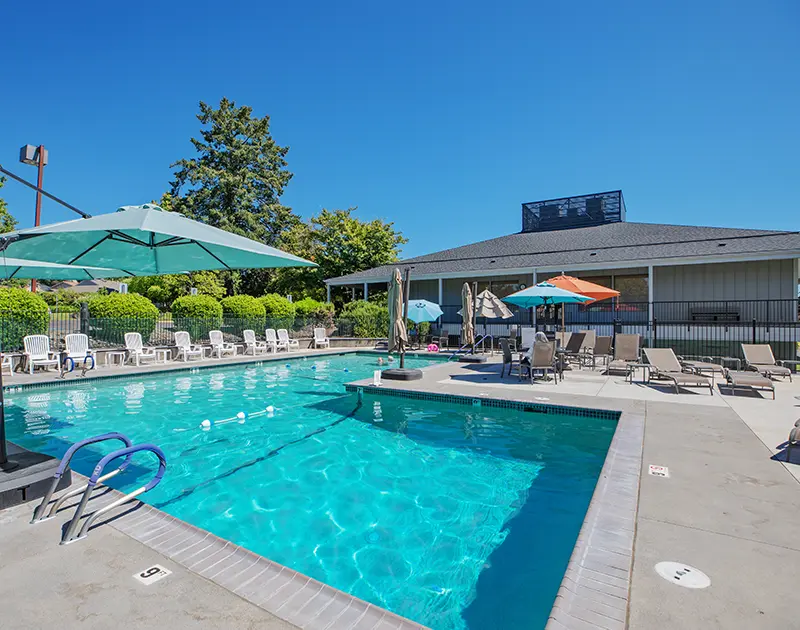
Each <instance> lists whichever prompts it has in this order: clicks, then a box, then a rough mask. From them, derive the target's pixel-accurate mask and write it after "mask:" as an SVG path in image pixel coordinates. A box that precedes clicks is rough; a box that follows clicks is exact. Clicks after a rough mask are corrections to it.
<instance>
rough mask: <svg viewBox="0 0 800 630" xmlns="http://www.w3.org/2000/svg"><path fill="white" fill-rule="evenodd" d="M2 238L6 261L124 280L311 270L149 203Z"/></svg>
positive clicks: (291, 258)
mask: <svg viewBox="0 0 800 630" xmlns="http://www.w3.org/2000/svg"><path fill="white" fill-rule="evenodd" d="M2 239H3V240H4V241H6V243H7V249H6V253H7V255H9V256H16V257H17V258H27V259H36V260H44V261H47V262H53V263H59V264H64V265H90V266H93V267H121V268H122V269H123V270H124V272H125V273H124V274H123V275H158V274H164V273H182V272H187V271H211V270H216V269H263V268H270V267H313V266H315V264H314V263H313V262H310V261H308V260H304V259H302V258H299V257H297V256H293V255H292V254H287V253H286V252H282V251H280V250H279V249H275V248H274V247H269V246H267V245H264V244H263V243H259V242H257V241H253V240H251V239H249V238H245V237H244V236H239V235H237V234H232V233H230V232H226V231H225V230H220V229H219V228H215V227H211V226H210V225H206V224H204V223H200V222H198V221H193V220H192V219H188V218H186V217H184V216H182V215H180V214H178V213H177V212H166V211H164V210H162V209H161V208H160V207H158V206H156V205H153V204H144V205H142V206H124V207H122V208H120V209H119V210H118V211H117V212H112V213H110V214H101V215H97V216H94V217H91V218H89V219H75V220H74V221H65V222H64V223H54V224H52V225H42V226H40V227H34V228H29V229H26V230H19V231H17V232H12V233H10V234H5V235H3V236H2ZM122 263H124V264H122Z"/></svg>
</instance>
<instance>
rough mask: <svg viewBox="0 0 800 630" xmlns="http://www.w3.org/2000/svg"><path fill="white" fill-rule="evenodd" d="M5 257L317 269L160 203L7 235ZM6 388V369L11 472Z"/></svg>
mask: <svg viewBox="0 0 800 630" xmlns="http://www.w3.org/2000/svg"><path fill="white" fill-rule="evenodd" d="M0 255H2V256H6V257H16V258H22V259H27V260H39V261H45V262H51V263H57V264H62V265H74V266H75V267H76V269H77V268H79V267H83V268H85V266H86V265H89V266H92V267H106V268H115V269H120V271H122V272H123V273H122V274H120V275H142V276H145V275H158V274H165V273H185V272H188V271H212V270H219V269H265V268H272V267H315V266H316V264H315V263H313V262H311V261H308V260H304V259H303V258H299V257H297V256H293V255H292V254H287V253H286V252H282V251H281V250H279V249H275V248H274V247H269V246H268V245H264V244H263V243H259V242H257V241H253V240H251V239H249V238H245V237H244V236H239V235H237V234H231V233H230V232H226V231H224V230H220V229H218V228H215V227H211V226H210V225H206V224H204V223H199V222H198V221H193V220H192V219H188V218H186V217H184V216H182V215H180V214H177V213H175V212H166V211H164V210H162V209H161V208H160V207H158V206H156V205H154V204H144V205H142V206H123V207H122V208H120V209H119V210H118V211H117V212H112V213H109V214H101V215H97V216H94V217H90V218H86V219H75V220H74V221H65V222H64V223H54V224H51V225H42V226H39V227H34V228H29V229H26V230H19V231H17V232H10V233H8V234H2V235H0ZM0 262H2V260H0ZM76 273H78V272H77V271H76ZM16 277H20V276H19V274H17V276H16ZM36 277H37V278H38V277H39V276H36ZM2 388H3V377H2V370H0V442H1V443H2V446H0V470H10V469H11V468H14V467H15V466H14V465H13V464H12V462H9V461H8V459H7V454H6V442H5V414H4V410H3V399H2V391H3V389H2Z"/></svg>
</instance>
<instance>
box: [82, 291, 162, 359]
mask: <svg viewBox="0 0 800 630" xmlns="http://www.w3.org/2000/svg"><path fill="white" fill-rule="evenodd" d="M87 307H88V309H89V327H90V331H91V332H90V334H91V336H92V337H93V338H94V339H96V340H97V341H101V342H105V343H109V344H113V345H118V346H121V345H124V344H125V333H126V332H138V333H140V334H141V335H142V341H144V343H147V342H148V340H149V339H150V335H152V334H153V331H154V330H155V328H156V321H157V320H158V309H157V308H156V306H155V304H153V303H152V302H151V301H150V300H148V299H147V298H146V297H144V296H143V295H138V294H136V293H109V294H108V295H98V296H96V297H94V298H92V299H91V300H89V301H88V302H87Z"/></svg>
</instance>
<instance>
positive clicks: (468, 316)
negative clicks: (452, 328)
mask: <svg viewBox="0 0 800 630" xmlns="http://www.w3.org/2000/svg"><path fill="white" fill-rule="evenodd" d="M474 308H475V307H474V304H473V302H472V289H470V287H469V282H465V283H464V286H463V287H461V345H462V346H466V345H471V344H473V343H475V326H474V325H473V323H472V318H473V317H474V316H475V311H474Z"/></svg>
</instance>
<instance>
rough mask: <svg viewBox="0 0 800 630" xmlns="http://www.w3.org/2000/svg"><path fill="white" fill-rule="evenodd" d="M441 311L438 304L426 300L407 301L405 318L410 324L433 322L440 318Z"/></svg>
mask: <svg viewBox="0 0 800 630" xmlns="http://www.w3.org/2000/svg"><path fill="white" fill-rule="evenodd" d="M442 313H443V311H442V309H441V308H440V307H439V305H438V304H434V303H433V302H428V300H409V301H408V313H406V317H408V319H410V320H411V321H412V322H417V323H419V322H433V321H436V320H437V319H439V318H440V317H441V316H442Z"/></svg>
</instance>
